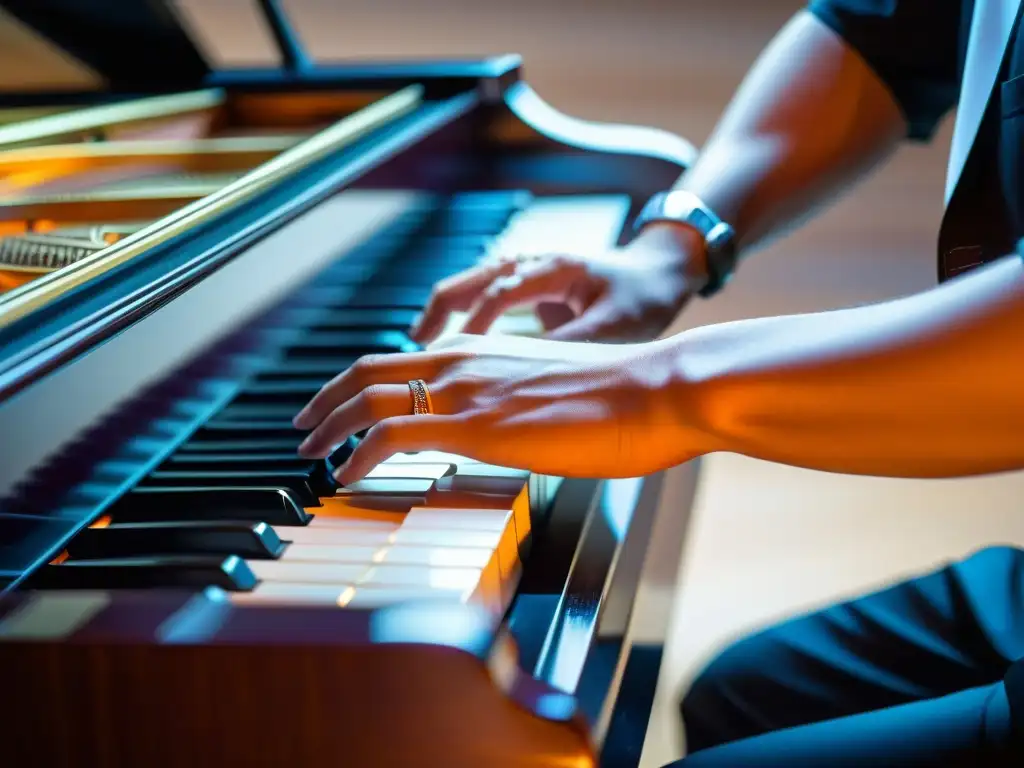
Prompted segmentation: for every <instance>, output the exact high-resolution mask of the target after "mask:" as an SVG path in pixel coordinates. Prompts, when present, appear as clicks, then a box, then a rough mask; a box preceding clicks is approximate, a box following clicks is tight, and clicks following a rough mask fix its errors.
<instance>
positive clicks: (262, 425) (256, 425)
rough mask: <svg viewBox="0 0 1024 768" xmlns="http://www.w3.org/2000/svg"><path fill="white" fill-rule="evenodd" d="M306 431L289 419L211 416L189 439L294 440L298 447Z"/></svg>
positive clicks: (198, 441)
mask: <svg viewBox="0 0 1024 768" xmlns="http://www.w3.org/2000/svg"><path fill="white" fill-rule="evenodd" d="M306 434H307V433H306V432H303V431H302V430H299V429H296V428H295V427H294V426H293V425H292V422H291V420H290V419H274V420H272V421H244V422H243V421H220V420H219V419H217V418H213V419H211V420H210V421H208V422H206V424H204V425H203V426H202V427H200V428H199V429H198V430H196V431H195V433H194V434H193V435H192V436H191V437H190V438H189V441H191V442H195V443H203V442H208V441H210V440H282V441H284V440H294V441H295V446H296V447H298V445H299V443H301V442H302V441H303V440H304V439H305V437H306Z"/></svg>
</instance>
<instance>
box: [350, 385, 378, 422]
mask: <svg viewBox="0 0 1024 768" xmlns="http://www.w3.org/2000/svg"><path fill="white" fill-rule="evenodd" d="M384 394H385V389H384V387H383V386H381V385H380V384H371V385H370V386H369V387H367V388H366V389H364V390H363V391H362V392H360V393H359V394H358V395H356V397H355V399H356V401H357V402H356V410H357V411H358V412H359V413H365V414H366V415H367V416H370V417H371V418H373V417H375V416H378V415H380V413H381V412H382V411H383V410H384Z"/></svg>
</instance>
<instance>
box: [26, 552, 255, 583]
mask: <svg viewBox="0 0 1024 768" xmlns="http://www.w3.org/2000/svg"><path fill="white" fill-rule="evenodd" d="M256 582H257V579H256V575H255V574H254V573H253V572H252V569H251V568H250V567H249V566H248V565H247V564H246V562H245V561H244V560H242V559H241V558H240V557H237V556H235V555H228V556H226V557H221V556H219V555H213V556H201V555H197V556H191V555H179V556H168V557H139V558H124V559H111V560H66V561H64V562H63V563H60V564H59V565H47V566H45V567H43V568H40V569H39V570H38V571H36V572H35V573H34V574H32V575H31V576H30V577H29V579H28V583H27V586H28V588H29V589H161V588H162V589H175V588H190V589H205V588H206V587H220V588H221V589H224V590H228V591H232V592H244V591H249V590H251V589H252V588H253V587H255V586H256Z"/></svg>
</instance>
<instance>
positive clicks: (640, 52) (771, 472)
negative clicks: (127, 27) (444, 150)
mask: <svg viewBox="0 0 1024 768" xmlns="http://www.w3.org/2000/svg"><path fill="white" fill-rule="evenodd" d="M250 2H252V0H178V3H179V5H180V7H181V9H182V10H183V12H185V13H186V14H187V15H188V17H189V18H190V19H191V20H192V22H193V24H194V26H195V29H196V30H197V31H198V32H199V34H200V35H201V36H202V37H203V38H204V40H205V42H206V46H207V48H208V50H209V52H210V54H211V55H212V56H213V57H214V58H215V59H218V60H220V61H221V62H224V63H259V62H261V61H263V62H269V61H270V60H271V53H270V52H271V50H272V47H271V43H270V41H269V40H268V39H267V38H266V37H265V35H264V33H263V32H262V30H261V29H260V28H259V27H258V26H257V25H256V24H255V23H253V18H254V15H253V13H252V10H251V5H250ZM802 4H803V3H801V2H797V1H796V0H674V1H671V0H630V2H622V1H621V0H516V1H515V2H504V3H498V2H494V1H493V0H286V5H287V6H288V8H289V10H290V11H291V12H292V14H293V16H294V18H295V19H296V20H297V22H298V27H299V32H300V34H301V36H302V37H303V39H304V42H305V44H306V45H307V47H308V49H309V50H310V51H311V52H312V53H313V54H314V55H315V56H316V57H317V58H322V59H332V58H348V57H354V58H375V59H391V58H408V57H445V56H452V57H455V56H466V55H481V54H492V53H505V52H515V53H520V54H522V55H523V56H524V58H525V73H526V77H527V79H528V80H529V82H530V83H531V84H532V85H533V86H534V87H535V88H536V90H537V91H538V92H539V93H540V95H541V96H543V97H544V98H545V99H547V100H548V101H549V102H550V103H551V104H553V105H554V106H556V107H558V108H560V109H561V110H563V111H565V112H568V113H571V114H574V115H576V116H580V117H586V118H592V119H598V120H609V121H623V122H630V123H643V124H648V125H656V126H659V127H662V128H666V129H668V130H671V131H674V132H676V133H678V134H681V135H683V136H685V137H686V138H688V139H690V140H691V141H692V142H694V143H695V144H698V145H699V144H700V143H702V142H703V141H704V139H705V138H706V136H707V135H708V133H709V132H710V130H711V128H712V127H713V125H714V123H715V120H716V118H717V116H718V115H719V113H720V111H721V110H722V108H723V107H724V106H725V104H726V102H727V100H728V99H729V97H730V95H731V93H732V91H733V90H734V88H735V87H736V86H737V85H738V84H739V82H740V80H741V78H742V76H743V74H744V73H745V71H746V70H747V69H748V67H749V66H750V65H751V64H752V62H753V61H754V59H755V58H756V57H757V55H758V53H759V51H760V50H761V49H762V48H763V46H764V45H765V44H766V43H767V42H768V40H769V39H770V38H771V36H772V35H773V34H774V32H775V31H776V30H777V29H778V28H779V27H780V26H781V25H782V24H783V23H784V22H785V21H786V19H787V18H788V17H789V16H791V15H792V14H793V13H794V12H795V11H796V10H798V9H799V8H800V7H801V6H802ZM2 42H3V41H0V43H2ZM18 44H19V45H21V43H18ZM3 47H5V46H0V48H3ZM6 50H7V53H8V54H9V56H15V57H16V56H17V55H18V51H19V50H21V49H19V48H17V47H16V46H14V45H13V43H12V45H10V46H6ZM40 76H42V74H40ZM951 126H952V119H951V118H950V119H947V121H946V123H945V126H944V129H943V130H942V131H941V132H940V134H939V136H938V137H937V138H936V139H935V141H934V143H933V144H931V145H930V146H907V147H905V148H904V149H903V150H902V151H901V152H900V153H899V155H898V156H897V157H896V158H895V159H894V160H893V161H892V162H890V163H888V164H887V165H886V167H884V168H883V169H881V170H880V171H879V172H878V173H877V174H876V175H875V176H873V177H872V178H871V179H870V180H868V181H867V182H866V183H863V184H861V185H860V186H859V187H858V188H856V189H855V190H853V191H852V192H851V193H850V194H849V195H847V196H846V197H845V198H844V199H843V200H842V201H841V202H840V203H839V204H837V205H836V206H834V207H833V208H831V209H830V210H829V211H828V212H827V213H826V214H824V215H822V216H820V217H819V218H817V219H815V220H814V221H813V222H812V223H810V224H809V225H807V226H806V227H804V228H803V229H801V230H800V231H798V232H796V233H794V234H792V235H791V236H789V237H786V238H784V239H782V240H780V241H778V242H776V243H774V244H773V245H772V246H771V247H770V248H767V249H766V250H764V251H762V252H759V253H758V254H757V255H756V256H754V257H753V258H752V259H751V261H750V262H749V263H747V264H746V265H745V266H744V267H743V269H742V270H741V271H740V273H739V276H738V278H737V279H736V280H735V281H734V282H733V284H732V285H731V286H730V288H729V290H728V291H727V292H726V293H725V294H724V295H723V296H721V297H720V298H717V299H716V300H715V301H713V302H697V303H696V304H695V305H694V306H693V307H692V308H691V309H689V310H688V311H687V312H686V313H685V316H684V317H683V318H681V319H680V321H679V327H680V328H683V327H687V326H692V325H696V324H702V323H708V322H715V321H721V320H727V319H733V318H740V317H750V316H757V315H765V314H777V313H789V312H802V311H813V310H820V309H827V308H833V307H838V306H847V305H851V304H858V303H863V302H868V301H875V300H879V299H883V298H886V297H889V296H894V295H899V294H904V293H908V292H912V291H917V290H921V289H925V288H927V287H929V286H931V285H933V284H934V282H935V239H936V230H937V226H938V223H939V219H940V216H941V213H942V188H943V179H944V176H945V167H946V158H947V152H948V143H949V135H950V129H951ZM921 386H922V387H927V386H928V382H927V381H922V382H921ZM691 469H693V468H691ZM693 474H694V473H693V472H690V473H689V474H687V472H685V471H683V470H676V471H673V472H671V473H669V475H668V477H667V487H666V492H665V496H664V499H663V503H662V514H663V516H664V520H663V521H662V522H663V524H664V525H666V526H669V527H672V526H675V527H680V526H686V533H687V535H686V544H685V547H684V549H683V551H682V552H680V551H678V550H676V549H674V548H671V547H669V548H666V547H664V546H663V547H661V548H660V549H656V550H655V551H653V552H652V553H651V558H652V561H653V562H652V565H653V566H654V569H653V577H652V579H651V580H650V582H649V583H648V584H647V595H648V598H649V605H648V606H647V609H646V610H647V614H648V615H655V614H657V613H659V612H662V611H671V612H672V616H673V630H672V637H671V639H670V644H669V647H668V653H667V657H666V663H665V665H664V669H663V674H662V680H661V683H660V685H659V690H658V705H657V709H656V712H655V715H654V718H653V720H652V724H651V729H650V731H649V734H648V741H647V747H646V753H645V759H644V765H645V766H657V765H661V764H663V763H665V762H666V761H668V760H671V759H674V758H676V757H678V756H679V754H680V753H681V743H680V740H679V729H678V723H677V720H676V711H677V710H676V699H677V697H678V695H679V693H680V691H681V690H683V689H684V688H685V686H686V685H687V683H688V681H689V680H690V679H691V678H692V675H693V674H694V673H695V671H696V670H697V669H698V668H699V666H700V665H701V664H702V663H704V661H706V660H707V658H708V656H709V655H710V654H712V653H713V652H714V651H715V650H716V649H718V648H719V647H721V645H722V644H723V643H725V642H727V641H728V640H730V639H732V638H734V637H735V636H736V635H738V634H739V633H741V632H745V631H749V630H750V629H752V628H755V627H757V626H759V625H762V624H764V623H765V622H767V621H770V620H773V619H777V618H780V617H783V616H785V615H787V614H790V613H792V612H794V611H799V610H804V609H807V608H810V607H813V606H817V605H821V604H823V603H825V602H828V601H831V600H835V599H837V598H839V597H842V596H844V595H849V594H852V593H854V592H857V591H860V590H863V589H866V588H869V587H872V586H876V585H879V584H882V583H884V582H886V581H888V580H890V579H893V578H896V577H898V576H902V575H907V574H911V573H914V572H916V571H919V570H920V569H923V568H928V567H932V566H934V565H936V564H937V563H939V562H941V561H942V560H944V559H946V558H951V557H960V556H963V555H964V554H966V553H967V552H969V551H970V550H972V549H975V548H977V547H980V546H983V545H985V544H988V543H993V542H1013V543H1018V544H1024V514H1021V512H1020V511H1019V510H1020V506H1021V497H1022V496H1024V479H1022V476H1021V475H1006V476H999V477H990V478H979V479H971V480H957V481H938V482H936V481H930V482H919V481H902V480H899V481H898V480H882V479H875V478H855V477H844V476H838V475H826V474H822V473H815V472H808V471H802V470H796V469H792V468H786V467H780V466H775V465H771V464H767V463H764V462H758V461H753V460H750V459H746V458H743V457H738V456H733V455H716V456H712V457H709V458H708V459H706V460H704V461H703V462H701V464H700V467H699V485H698V492H697V497H696V503H695V505H694V507H693V509H692V511H691V513H690V514H689V515H687V514H686V513H685V512H686V510H685V507H686V504H685V501H686V499H687V498H688V493H687V487H686V486H687V483H688V482H689V480H688V478H689V477H692V475H693ZM680 563H681V569H679V576H678V579H677V576H676V572H677V565H679V564H680Z"/></svg>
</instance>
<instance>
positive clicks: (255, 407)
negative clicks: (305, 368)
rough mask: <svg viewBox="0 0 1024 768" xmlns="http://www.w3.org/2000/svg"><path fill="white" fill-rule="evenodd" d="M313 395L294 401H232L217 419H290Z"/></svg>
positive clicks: (248, 420) (244, 420)
mask: <svg viewBox="0 0 1024 768" xmlns="http://www.w3.org/2000/svg"><path fill="white" fill-rule="evenodd" d="M313 394H316V393H315V392H314V393H313ZM311 397H312V395H310V396H309V397H306V398H298V399H296V400H295V401H294V402H287V401H285V402H271V403H252V402H249V403H230V404H229V405H227V406H225V407H224V408H223V410H221V411H220V412H219V413H218V414H217V421H219V422H229V421H241V422H250V421H288V420H290V419H292V418H293V417H294V416H295V415H296V414H297V413H298V412H299V411H301V410H302V408H303V406H305V404H306V403H308V402H309V400H310V398H311Z"/></svg>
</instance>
